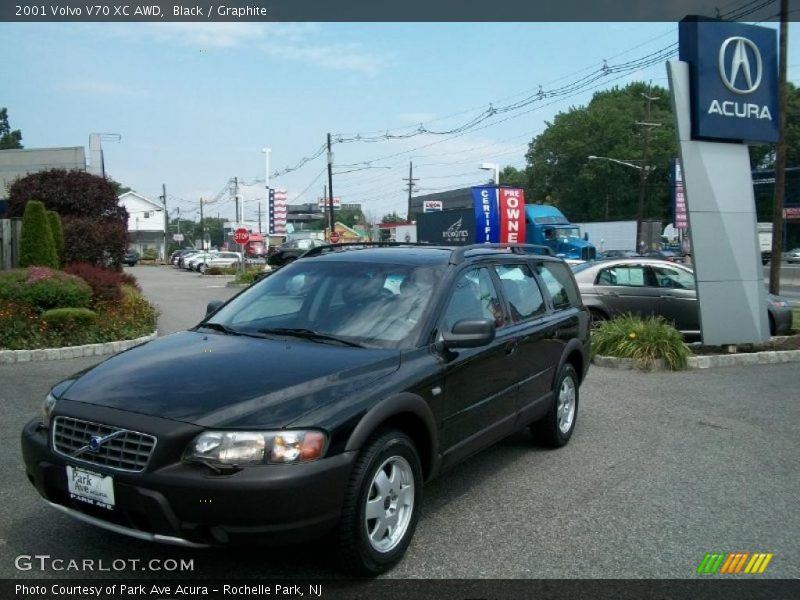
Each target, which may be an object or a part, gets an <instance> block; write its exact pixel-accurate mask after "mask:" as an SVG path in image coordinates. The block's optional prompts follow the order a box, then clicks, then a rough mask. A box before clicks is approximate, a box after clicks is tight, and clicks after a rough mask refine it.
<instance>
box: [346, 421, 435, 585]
mask: <svg viewBox="0 0 800 600" xmlns="http://www.w3.org/2000/svg"><path fill="white" fill-rule="evenodd" d="M392 461H397V464H398V465H399V466H398V469H400V470H402V469H403V468H404V467H406V466H407V467H408V468H409V469H410V473H409V472H407V473H406V476H410V478H411V479H413V489H412V490H411V491H412V492H413V494H410V495H411V497H412V498H413V500H412V502H411V507H410V508H408V509H407V510H408V511H409V513H410V514H409V516H408V517H407V520H406V519H405V518H404V517H405V515H406V513H403V512H402V510H397V507H398V506H399V502H400V500H398V496H397V495H396V494H395V492H396V491H397V490H395V489H394V487H395V486H394V484H393V485H392V490H391V494H392V495H394V498H395V501H394V503H393V504H394V505H395V507H396V510H395V514H397V515H398V519H397V520H398V522H399V523H400V524H402V523H404V522H405V526H404V530H403V531H402V533H401V534H400V536H399V538H398V539H397V540H396V541H394V542H393V543H392V546H391V547H390V548H388V549H387V550H386V551H379V550H378V549H376V548H375V547H374V545H373V542H371V541H370V538H369V530H368V529H369V527H370V526H371V525H370V523H371V521H368V520H367V519H366V510H367V501H368V499H369V498H370V497H371V496H373V495H374V494H375V493H376V492H377V491H378V490H377V487H375V486H373V482H374V480H375V478H376V476H378V474H379V472H380V470H381V467H383V466H384V465H387V463H388V464H389V466H388V467H387V468H393V467H392V465H394V464H395V463H394V462H392ZM403 463H404V464H403ZM386 472H387V471H386V470H384V474H386ZM397 479H398V480H399V479H401V478H400V477H397ZM403 480H404V481H408V477H406V478H405V479H403ZM398 483H399V481H398ZM399 489H404V488H402V486H399V485H398V490H399ZM389 496H390V495H387V500H388V501H391V498H390V497H389ZM421 501H422V467H421V465H420V461H419V456H418V455H417V450H416V448H415V447H414V443H413V442H412V441H411V439H410V438H409V437H408V436H407V435H406V434H404V433H402V432H400V431H395V430H389V431H386V430H384V431H380V432H378V433H377V434H375V436H374V437H372V438H371V439H370V441H369V442H368V443H367V444H366V446H365V447H364V449H363V450H362V451H361V453H360V454H359V456H358V459H357V460H356V463H355V465H354V467H353V472H352V473H351V475H350V482H349V483H348V487H347V491H346V492H345V498H344V505H343V507H342V518H341V521H340V523H339V528H338V542H339V548H340V561H341V563H342V566H343V567H344V568H345V569H347V570H349V571H352V572H354V573H357V574H359V575H378V574H380V573H383V572H385V571H387V570H388V569H390V568H391V567H392V566H394V565H395V564H397V562H399V561H400V559H401V558H402V557H403V555H404V554H405V552H406V550H407V549H408V545H409V544H410V543H411V538H412V537H413V536H414V530H415V529H416V527H417V520H418V518H419V511H420V503H421ZM390 503H391V502H390ZM390 508H391V506H390ZM385 514H387V515H388V514H389V509H387V512H386V513H385ZM372 523H373V525H372V526H373V531H374V532H375V533H376V534H377V528H378V525H379V523H378V521H377V520H374V521H372ZM387 534H388V531H387ZM385 541H386V543H387V544H388V543H391V539H389V540H385Z"/></svg>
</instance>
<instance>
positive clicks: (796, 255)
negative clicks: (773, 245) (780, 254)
mask: <svg viewBox="0 0 800 600" xmlns="http://www.w3.org/2000/svg"><path fill="white" fill-rule="evenodd" d="M786 262H788V263H797V262H800V248H795V249H794V250H789V252H787V253H786Z"/></svg>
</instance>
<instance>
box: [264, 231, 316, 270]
mask: <svg viewBox="0 0 800 600" xmlns="http://www.w3.org/2000/svg"><path fill="white" fill-rule="evenodd" d="M329 245H330V244H328V243H327V242H323V241H322V240H316V239H313V238H305V239H301V240H289V241H288V242H284V243H283V244H281V245H280V246H270V247H269V250H268V251H267V264H268V265H270V266H273V267H282V266H283V265H285V264H288V263H290V262H292V261H293V260H297V259H298V258H300V256H302V255H303V254H304V253H305V252H306V251H307V250H310V249H311V248H318V247H320V246H329Z"/></svg>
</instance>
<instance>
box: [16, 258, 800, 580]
mask: <svg viewBox="0 0 800 600" xmlns="http://www.w3.org/2000/svg"><path fill="white" fill-rule="evenodd" d="M133 272H134V274H135V275H137V276H138V277H139V278H140V280H141V284H142V287H143V289H144V291H145V293H146V294H147V295H148V296H149V297H150V298H151V299H152V300H153V301H154V302H156V303H157V304H158V305H159V307H160V309H161V311H162V316H161V319H160V322H159V331H160V333H166V332H169V331H174V330H177V329H181V328H184V327H186V326H191V325H192V324H194V323H196V322H197V321H198V320H199V319H200V318H201V317H202V314H203V312H204V309H205V304H206V303H207V302H208V300H211V299H216V298H220V299H222V298H226V297H229V296H230V295H232V294H234V293H236V290H232V289H230V288H224V287H216V286H222V285H224V284H223V283H222V282H221V281H220V280H217V279H211V278H202V277H199V276H197V275H196V274H192V273H188V272H178V271H176V270H174V269H169V268H150V267H136V268H135V269H133ZM96 360H97V359H95V358H84V359H73V360H67V361H57V362H46V363H27V364H26V363H21V364H15V365H0V382H2V385H0V406H2V407H3V408H2V415H3V418H2V421H1V422H0V432H2V435H0V451H2V453H3V455H4V456H6V457H8V459H7V460H5V461H3V462H2V464H0V482H1V483H0V505H2V507H3V510H2V511H0V578H6V577H12V578H50V577H92V576H97V577H109V576H119V577H140V576H145V577H161V576H169V577H174V576H176V575H187V576H188V575H192V576H196V577H214V578H217V577H218V578H226V579H233V578H247V577H254V576H258V577H264V578H269V577H273V578H278V577H280V578H284V577H303V578H306V577H338V576H341V574H340V573H339V572H338V571H336V570H335V568H333V566H332V561H331V560H330V555H331V553H332V552H333V550H332V549H331V548H330V547H329V546H327V545H325V544H316V545H305V546H303V547H295V548H285V549H264V548H257V549H247V548H245V549H235V550H221V549H209V550H197V551H190V550H185V549H180V548H174V547H169V546H159V545H154V544H149V543H146V542H141V541H138V540H133V539H128V538H126V537H121V536H118V535H116V534H112V533H109V532H106V531H103V530H99V529H95V528H92V527H90V526H87V525H83V524H80V523H78V522H75V521H73V520H71V519H70V518H68V517H66V516H63V515H61V514H59V513H57V512H55V511H54V510H52V509H51V508H50V507H48V506H46V505H45V504H44V503H43V502H42V501H41V500H40V498H39V497H38V494H37V493H36V492H35V491H34V489H33V488H32V487H31V486H30V484H29V483H28V482H27V479H26V478H25V473H24V468H23V465H22V461H21V457H20V453H19V432H20V430H21V428H22V426H23V424H24V423H25V422H26V421H27V420H28V419H29V418H30V417H32V416H33V415H35V414H36V412H37V411H38V410H39V405H40V403H41V400H42V399H43V398H44V395H45V394H46V392H47V390H48V389H49V387H50V386H51V385H52V384H54V383H56V382H57V381H58V380H59V379H61V378H63V377H66V376H68V375H69V374H71V373H74V372H76V371H79V370H81V369H83V368H86V367H88V366H91V365H92V364H94V363H95V362H96ZM581 394H582V395H581V404H580V412H579V418H578V426H577V430H576V433H575V435H574V437H573V439H572V442H571V443H570V444H569V445H568V446H567V447H566V448H563V449H561V450H556V451H549V450H543V449H540V448H537V447H536V446H534V445H532V444H531V441H530V438H529V436H528V434H527V432H520V433H518V434H516V435H514V436H512V437H511V438H509V439H507V440H506V441H504V442H502V443H500V444H497V445H496V446H494V447H492V448H490V449H488V450H487V451H484V452H483V453H481V454H479V455H477V456H475V457H473V458H472V459H470V460H468V461H467V462H465V463H463V464H461V465H460V466H459V467H457V468H456V469H454V470H453V471H451V472H449V473H448V474H446V475H444V476H443V477H441V478H440V479H438V480H436V481H434V482H432V483H431V484H429V485H428V486H427V487H426V488H425V492H424V494H425V497H424V502H423V513H422V517H421V519H420V522H419V526H418V528H417V532H416V536H415V538H414V540H413V542H412V545H411V547H410V549H409V552H408V554H407V555H406V558H405V559H404V560H403V562H401V563H400V565H399V566H398V567H397V568H395V569H394V570H393V571H391V572H390V573H388V574H387V576H388V577H398V578H399V577H402V578H681V579H683V578H691V577H694V576H695V570H696V568H697V566H698V564H699V563H700V561H701V560H702V558H703V556H704V554H705V553H706V552H735V551H746V552H772V553H774V555H775V556H774V558H773V560H772V562H771V563H770V565H769V568H768V571H767V574H768V576H770V577H775V578H798V577H800V519H798V517H797V514H798V511H797V499H798V498H799V497H800V470H798V464H799V463H800V460H799V459H800V436H798V435H797V423H798V422H799V421H800V405H799V404H798V393H797V367H796V365H791V364H784V365H764V366H759V367H746V368H745V367H743V368H736V369H732V368H729V369H718V370H713V371H705V372H700V371H691V372H684V373H651V374H644V373H638V372H625V371H616V370H609V369H601V368H596V367H595V368H592V369H591V370H590V374H589V377H588V378H587V380H586V382H585V383H584V385H583V387H582V389H581ZM45 554H46V555H50V556H51V557H53V558H63V559H66V560H69V559H81V560H82V559H95V560H96V559H100V558H103V559H104V560H106V561H109V562H110V561H112V560H114V559H123V560H126V561H128V560H138V561H142V563H147V561H149V560H151V559H162V560H163V559H181V558H183V559H193V561H194V570H193V571H192V572H191V573H190V574H189V573H175V572H165V571H155V572H152V571H141V570H140V568H141V564H142V563H139V565H138V566H136V567H133V566H128V567H126V568H125V569H123V570H122V571H121V572H119V573H113V574H111V575H110V574H109V573H107V572H106V573H98V572H94V573H92V572H64V571H54V570H52V569H45V570H44V571H41V570H38V568H34V569H31V570H18V569H17V568H16V567H15V558H16V557H17V556H19V555H45ZM128 564H129V565H133V563H128Z"/></svg>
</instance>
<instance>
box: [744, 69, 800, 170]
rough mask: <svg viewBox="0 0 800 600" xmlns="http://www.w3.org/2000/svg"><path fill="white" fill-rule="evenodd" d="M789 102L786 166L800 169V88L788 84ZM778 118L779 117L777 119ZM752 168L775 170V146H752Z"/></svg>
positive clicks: (787, 109) (787, 111)
mask: <svg viewBox="0 0 800 600" xmlns="http://www.w3.org/2000/svg"><path fill="white" fill-rule="evenodd" d="M786 94H787V96H788V102H787V107H786V166H787V167H800V88H799V87H797V86H796V85H794V84H793V83H792V82H791V81H787V82H786ZM776 118H777V117H776ZM750 167H751V168H753V169H774V168H775V146H773V145H772V144H758V145H754V146H750Z"/></svg>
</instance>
